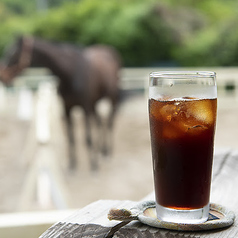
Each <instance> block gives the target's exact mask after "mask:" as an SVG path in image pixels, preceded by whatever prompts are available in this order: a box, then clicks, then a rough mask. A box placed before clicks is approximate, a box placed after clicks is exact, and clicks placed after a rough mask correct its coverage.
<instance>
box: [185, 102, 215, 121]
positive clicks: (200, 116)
mask: <svg viewBox="0 0 238 238" xmlns="http://www.w3.org/2000/svg"><path fill="white" fill-rule="evenodd" d="M187 116H192V117H194V118H196V120H198V121H201V122H203V123H206V124H212V123H213V120H214V119H213V118H214V115H213V110H212V104H211V102H210V101H209V100H195V101H193V102H192V104H191V105H190V106H189V108H188V110H187Z"/></svg>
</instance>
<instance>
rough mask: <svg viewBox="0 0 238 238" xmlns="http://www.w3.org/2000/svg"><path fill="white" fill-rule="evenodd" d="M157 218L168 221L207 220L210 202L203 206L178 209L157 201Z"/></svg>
mask: <svg viewBox="0 0 238 238" xmlns="http://www.w3.org/2000/svg"><path fill="white" fill-rule="evenodd" d="M156 213H157V218H158V219H159V220H162V221H166V222H174V223H185V224H198V223H203V222H205V221H207V219H208V215H209V204H208V205H206V206H205V207H203V208H199V209H193V210H177V209H171V208H167V207H163V206H161V205H159V204H157V203H156Z"/></svg>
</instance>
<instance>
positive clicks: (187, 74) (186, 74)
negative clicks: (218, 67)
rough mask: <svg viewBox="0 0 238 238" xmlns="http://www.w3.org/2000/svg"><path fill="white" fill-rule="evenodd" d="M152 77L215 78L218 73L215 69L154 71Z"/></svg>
mask: <svg viewBox="0 0 238 238" xmlns="http://www.w3.org/2000/svg"><path fill="white" fill-rule="evenodd" d="M150 77H151V78H165V77H166V78H175V77H178V78H215V77H216V73H215V72H213V71H192V70H191V71H189V70H188V71H179V70H174V71H173V70H171V71H154V72H151V73H150Z"/></svg>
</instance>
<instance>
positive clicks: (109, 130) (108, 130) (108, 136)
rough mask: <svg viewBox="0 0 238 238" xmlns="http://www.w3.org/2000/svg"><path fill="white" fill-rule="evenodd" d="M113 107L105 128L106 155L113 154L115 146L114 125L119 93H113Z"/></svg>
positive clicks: (104, 150)
mask: <svg viewBox="0 0 238 238" xmlns="http://www.w3.org/2000/svg"><path fill="white" fill-rule="evenodd" d="M110 100H111V108H110V112H109V115H108V118H107V123H106V127H105V128H104V145H103V154H104V155H105V156H109V155H111V154H112V146H113V138H112V135H113V127H114V120H115V114H116V111H117V106H118V100H117V95H116V94H115V95H113V96H112V97H111V98H110Z"/></svg>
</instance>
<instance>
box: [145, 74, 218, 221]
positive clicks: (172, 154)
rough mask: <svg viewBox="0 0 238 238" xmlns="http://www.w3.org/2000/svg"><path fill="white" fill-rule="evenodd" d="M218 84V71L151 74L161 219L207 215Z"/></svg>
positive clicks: (192, 218)
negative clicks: (216, 73)
mask: <svg viewBox="0 0 238 238" xmlns="http://www.w3.org/2000/svg"><path fill="white" fill-rule="evenodd" d="M216 111H217V87H216V75H215V73H214V72H202V71H187V72H181V71H162V72H153V73H151V74H150V84H149V119H150V134H151V148H152V159H153V174H154V186H155V195H156V212H157V217H158V219H160V220H163V221H168V222H175V223H188V224H189V223H194V224H196V223H202V222H205V221H206V220H207V219H208V215H209V198H210V185H211V173H212V163H213V147H214V132H215V125H216Z"/></svg>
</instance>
